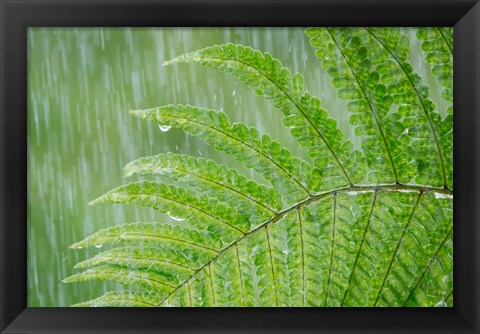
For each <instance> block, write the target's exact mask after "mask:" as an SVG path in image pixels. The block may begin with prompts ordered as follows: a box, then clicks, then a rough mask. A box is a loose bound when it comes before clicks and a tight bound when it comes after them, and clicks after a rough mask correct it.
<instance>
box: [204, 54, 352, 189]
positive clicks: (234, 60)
mask: <svg viewBox="0 0 480 334" xmlns="http://www.w3.org/2000/svg"><path fill="white" fill-rule="evenodd" d="M202 58H203V59H212V60H222V61H233V62H238V63H240V64H243V65H245V66H246V67H251V68H253V69H255V70H256V71H257V72H259V73H261V74H262V75H263V76H264V77H265V78H267V79H268V81H270V82H271V83H272V84H274V85H275V86H276V87H277V88H278V89H279V90H280V91H281V92H283V94H284V95H285V96H286V97H287V98H288V99H289V100H290V101H291V102H292V103H293V105H294V106H295V108H296V109H297V110H298V111H300V113H301V114H302V115H303V117H305V119H306V120H307V121H308V123H309V124H310V126H311V127H312V128H313V129H314V130H315V132H316V133H317V135H318V137H320V139H321V140H322V141H323V143H324V144H325V146H327V149H328V150H329V151H330V153H331V154H332V155H333V157H334V158H335V161H336V162H337V165H338V166H339V167H340V168H341V170H342V172H343V174H344V175H345V177H346V178H347V180H348V183H349V184H353V182H352V181H351V179H350V177H349V176H348V174H347V171H346V170H345V168H344V167H343V165H342V163H341V162H340V160H339V159H338V157H337V154H336V153H335V151H334V150H333V149H332V148H331V146H330V144H328V142H327V140H326V139H325V138H324V137H323V135H322V134H321V132H320V130H318V129H317V127H316V126H315V125H314V124H313V122H312V121H311V120H310V118H309V117H308V116H307V114H306V112H305V111H304V110H303V109H302V108H301V107H300V106H299V105H298V103H297V102H296V101H295V100H294V99H293V97H291V96H290V94H288V93H287V92H286V91H285V90H284V89H283V88H282V87H280V85H279V84H278V83H276V82H275V81H274V80H273V79H271V78H270V76H268V75H267V74H266V73H265V72H263V71H262V70H260V69H259V68H257V67H255V66H253V65H252V64H249V63H246V62H244V61H242V60H239V59H228V58H222V57H213V56H208V57H205V56H202Z"/></svg>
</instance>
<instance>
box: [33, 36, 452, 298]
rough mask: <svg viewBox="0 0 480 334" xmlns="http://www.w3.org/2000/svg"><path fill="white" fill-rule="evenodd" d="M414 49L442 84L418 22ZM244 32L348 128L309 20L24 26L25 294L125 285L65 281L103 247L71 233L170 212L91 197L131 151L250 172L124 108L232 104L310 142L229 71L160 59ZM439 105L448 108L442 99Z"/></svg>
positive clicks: (274, 132)
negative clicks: (84, 244)
mask: <svg viewBox="0 0 480 334" xmlns="http://www.w3.org/2000/svg"><path fill="white" fill-rule="evenodd" d="M405 31H406V32H407V33H408V34H410V39H411V44H412V50H411V57H410V59H411V61H412V65H413V66H414V67H415V69H416V70H417V71H418V72H419V73H420V74H421V75H422V76H423V77H424V79H425V81H426V82H427V83H428V84H429V85H430V87H432V88H434V89H433V90H431V92H432V93H433V94H432V98H433V100H434V102H435V103H437V106H438V105H439V106H442V105H443V102H442V101H441V99H440V97H439V92H440V91H441V89H439V88H438V85H437V83H436V81H435V79H434V78H433V77H432V75H431V74H430V68H429V67H427V66H426V65H425V63H424V61H423V54H422V53H421V50H420V48H419V43H418V41H417V40H416V38H415V37H414V36H415V32H414V30H413V29H405ZM227 42H232V43H238V44H243V45H250V46H252V47H253V48H256V49H259V50H262V51H267V52H269V53H271V54H272V55H274V56H275V57H276V58H279V59H280V60H281V61H282V63H283V65H284V66H287V67H289V68H290V69H291V70H292V71H298V72H301V73H303V74H304V75H305V83H306V87H307V89H308V90H310V91H311V92H312V93H313V94H314V95H316V96H318V97H320V98H321V100H322V105H323V107H324V108H326V109H327V110H328V111H329V113H330V115H331V116H332V117H334V118H336V119H337V121H338V122H339V124H340V127H341V128H342V129H344V131H345V135H346V136H347V137H349V138H352V139H353V140H354V142H355V143H356V145H358V140H357V139H355V138H353V129H352V128H351V127H349V126H348V115H347V113H346V111H345V108H344V106H345V103H344V102H342V101H339V100H338V99H337V98H336V97H335V94H334V91H333V89H332V87H331V85H330V78H329V77H328V75H327V74H326V73H325V71H323V69H321V67H320V61H319V60H318V59H316V58H315V55H314V51H313V48H312V47H310V45H309V43H308V38H307V37H306V36H305V35H304V33H303V28H30V29H29V31H28V120H29V124H28V126H29V128H28V135H29V138H28V305H29V306H30V307H32V306H33V307H35V306H69V305H71V304H74V303H78V302H80V301H85V300H88V299H92V298H95V297H98V296H99V295H101V294H103V293H104V292H106V291H107V290H110V289H112V288H120V286H117V285H116V284H113V283H107V282H85V283H76V284H64V283H62V279H64V278H66V277H67V276H69V275H71V274H73V273H75V269H73V266H74V265H75V264H76V263H77V262H79V261H82V260H84V259H86V258H88V257H91V256H92V255H94V254H96V253H99V252H100V251H101V250H100V249H96V248H93V249H74V250H73V249H69V248H68V246H69V245H71V244H72V243H74V242H76V241H79V240H81V239H83V238H84V237H86V236H88V235H90V234H91V233H93V232H95V231H97V230H99V229H102V228H106V227H109V226H112V225H114V224H122V223H129V222H135V221H154V220H162V219H170V218H169V217H168V216H167V215H165V214H161V213H159V212H155V211H154V210H152V209H147V208H137V207H133V206H126V205H124V206H121V205H120V206H119V205H102V206H88V205H87V203H88V202H89V201H91V200H92V199H94V198H96V197H97V196H99V195H101V194H103V193H104V192H106V191H108V190H110V189H112V188H115V187H117V186H119V185H121V184H124V183H127V182H130V181H133V179H125V178H124V177H123V175H122V169H123V166H124V165H125V164H126V163H128V162H129V161H131V160H134V159H136V158H139V157H141V156H146V155H154V154H157V153H160V152H167V151H171V152H176V153H185V154H191V155H196V156H204V157H209V158H212V159H215V160H216V161H218V162H221V163H224V164H228V165H230V166H232V167H235V168H238V169H239V170H240V171H242V172H243V173H244V174H246V175H248V176H251V177H254V178H256V179H258V180H260V181H262V180H261V179H260V178H259V177H258V176H255V175H252V174H251V173H250V171H248V170H245V169H244V168H243V167H242V166H240V165H239V164H238V163H236V162H235V161H233V160H232V159H231V158H230V157H228V156H226V155H225V154H224V153H221V152H215V151H214V150H213V149H212V148H210V147H209V146H207V145H206V144H204V143H203V142H201V141H199V140H196V139H195V138H190V137H189V136H188V135H186V134H184V133H182V132H179V131H176V130H174V129H172V130H170V131H168V132H162V131H160V130H159V128H158V127H157V126H156V125H154V124H153V123H151V122H147V121H141V120H138V119H136V118H134V117H133V116H131V115H129V114H128V110H129V109H140V108H150V107H156V106H160V105H163V104H169V103H182V104H192V105H197V106H202V107H210V108H214V109H218V110H223V111H225V112H226V113H227V114H228V115H229V116H230V118H231V120H232V121H242V122H245V123H247V124H249V125H255V126H256V127H258V128H259V129H260V130H261V132H263V133H269V134H270V135H271V136H272V137H273V138H275V139H277V140H279V141H280V142H281V143H282V144H283V145H284V146H287V147H288V148H290V149H291V150H292V151H293V152H294V153H295V154H296V155H298V156H301V157H304V158H305V159H307V160H308V157H307V156H306V154H305V151H304V150H303V149H301V148H300V147H299V146H298V145H297V143H296V141H295V140H294V139H293V138H292V137H290V135H289V133H288V131H286V130H285V128H283V127H282V126H281V123H280V118H281V115H280V114H281V113H280V112H279V111H278V110H275V109H274V108H273V105H272V103H270V101H268V100H265V99H264V98H262V97H257V96H255V95H254V94H253V93H252V92H251V91H249V90H248V89H246V88H245V87H244V86H243V85H242V84H240V83H238V82H237V81H236V80H235V79H233V78H232V77H230V76H228V75H227V74H224V73H221V72H218V71H215V70H212V69H208V68H204V67H201V66H198V65H185V64H181V65H175V66H169V67H163V66H162V63H163V62H164V61H165V60H168V59H171V58H173V57H175V56H176V55H179V54H181V53H184V52H189V51H193V50H196V49H200V48H203V47H206V46H210V45H213V44H221V43H227ZM440 109H442V108H440Z"/></svg>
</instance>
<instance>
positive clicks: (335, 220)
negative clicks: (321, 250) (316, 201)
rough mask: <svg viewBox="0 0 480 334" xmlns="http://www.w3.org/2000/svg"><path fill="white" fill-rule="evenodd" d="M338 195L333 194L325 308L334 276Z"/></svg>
mask: <svg viewBox="0 0 480 334" xmlns="http://www.w3.org/2000/svg"><path fill="white" fill-rule="evenodd" d="M337 194H338V193H336V192H334V193H333V226H332V242H331V244H330V247H331V251H330V264H329V265H328V278H327V286H326V288H325V304H324V305H323V306H327V300H328V292H329V290H330V277H331V276H332V266H333V254H334V253H335V227H336V226H335V225H336V222H337Z"/></svg>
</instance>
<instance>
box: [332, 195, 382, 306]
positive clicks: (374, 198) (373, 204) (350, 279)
mask: <svg viewBox="0 0 480 334" xmlns="http://www.w3.org/2000/svg"><path fill="white" fill-rule="evenodd" d="M377 196H378V191H375V194H374V196H373V201H372V207H371V208H370V213H369V215H368V220H367V224H366V225H365V230H363V236H362V241H360V246H359V247H358V251H357V255H356V256H355V262H354V263H353V268H352V271H351V272H350V277H349V278H348V286H347V289H346V290H345V293H344V294H343V298H342V303H341V304H340V306H341V307H343V303H344V302H345V298H347V294H348V290H349V289H350V283H351V282H352V278H353V273H354V272H355V268H356V267H357V262H358V258H359V257H360V252H361V251H362V247H363V243H364V242H365V237H366V236H367V231H368V227H369V226H370V222H371V221H372V215H373V209H374V208H375V204H376V203H377Z"/></svg>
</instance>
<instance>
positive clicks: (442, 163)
mask: <svg viewBox="0 0 480 334" xmlns="http://www.w3.org/2000/svg"><path fill="white" fill-rule="evenodd" d="M365 30H367V31H368V32H369V33H370V34H371V35H372V36H373V37H374V38H375V40H377V42H379V43H380V44H381V45H382V46H383V47H384V48H385V49H386V50H387V51H388V53H390V55H391V56H392V57H393V59H395V62H396V63H397V64H398V66H400V68H401V69H402V71H403V72H404V73H405V76H406V77H407V78H408V81H409V82H410V84H411V85H412V88H413V89H414V91H415V94H416V95H417V97H418V100H419V101H420V105H421V106H422V109H423V111H424V113H425V116H426V117H427V120H428V124H429V126H430V130H431V131H432V134H433V138H434V140H435V146H436V147H437V151H438V155H439V157H440V163H441V165H442V174H443V186H444V187H445V188H448V185H447V172H446V170H445V163H444V161H443V154H442V151H441V149H440V143H439V142H438V136H437V132H436V131H435V127H434V126H433V123H432V118H431V117H430V115H429V114H428V112H427V108H426V107H425V103H424V102H423V99H422V97H421V96H420V93H419V92H418V90H417V87H416V86H415V84H414V83H413V80H412V78H411V77H410V74H409V73H408V72H407V70H406V69H405V67H404V66H403V64H402V63H401V62H400V61H399V59H398V58H397V56H395V54H393V52H392V50H390V48H389V47H388V46H386V45H385V44H384V43H383V42H382V41H381V40H380V39H379V38H378V37H377V36H376V35H375V34H374V33H373V32H372V31H371V30H370V29H368V28H365ZM442 36H443V35H442Z"/></svg>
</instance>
